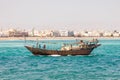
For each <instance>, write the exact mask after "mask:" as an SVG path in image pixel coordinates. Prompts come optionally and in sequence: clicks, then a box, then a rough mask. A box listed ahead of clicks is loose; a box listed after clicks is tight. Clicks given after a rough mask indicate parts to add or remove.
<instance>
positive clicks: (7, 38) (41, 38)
mask: <svg viewBox="0 0 120 80" xmlns="http://www.w3.org/2000/svg"><path fill="white" fill-rule="evenodd" d="M93 38H94V39H98V40H104V39H105V40H111V39H114V40H118V39H120V37H26V40H37V39H38V40H75V39H82V40H91V39H93ZM4 40H25V37H0V41H4Z"/></svg>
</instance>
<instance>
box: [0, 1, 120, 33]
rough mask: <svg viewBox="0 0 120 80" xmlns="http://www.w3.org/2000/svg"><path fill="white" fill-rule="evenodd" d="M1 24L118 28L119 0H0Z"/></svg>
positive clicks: (119, 25)
mask: <svg viewBox="0 0 120 80" xmlns="http://www.w3.org/2000/svg"><path fill="white" fill-rule="evenodd" d="M0 27H1V28H10V27H11V28H12V27H16V28H25V29H27V28H32V27H36V28H39V29H64V28H65V29H68V30H83V29H84V30H85V29H88V30H95V29H98V30H104V29H105V30H107V29H108V30H119V31H120V0H0Z"/></svg>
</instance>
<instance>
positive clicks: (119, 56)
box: [0, 40, 120, 80]
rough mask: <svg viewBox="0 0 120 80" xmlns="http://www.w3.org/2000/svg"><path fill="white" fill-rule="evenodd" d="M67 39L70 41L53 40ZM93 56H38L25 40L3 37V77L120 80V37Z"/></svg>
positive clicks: (11, 79)
mask: <svg viewBox="0 0 120 80" xmlns="http://www.w3.org/2000/svg"><path fill="white" fill-rule="evenodd" d="M52 42H60V43H61V42H67V41H61V40H59V41H52ZM100 43H101V44H102V45H101V46H100V47H98V48H96V49H95V50H94V51H93V52H92V53H91V54H90V55H89V56H56V57H53V56H34V55H32V54H31V53H30V52H29V51H28V50H27V49H26V48H24V41H0V80H120V40H100Z"/></svg>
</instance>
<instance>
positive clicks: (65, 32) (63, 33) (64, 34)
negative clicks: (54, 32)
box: [59, 30, 68, 37]
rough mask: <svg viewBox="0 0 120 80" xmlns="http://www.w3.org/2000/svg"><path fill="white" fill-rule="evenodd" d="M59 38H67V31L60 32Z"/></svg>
mask: <svg viewBox="0 0 120 80" xmlns="http://www.w3.org/2000/svg"><path fill="white" fill-rule="evenodd" d="M59 32H60V36H62V37H67V36H68V31H67V30H60V31H59Z"/></svg>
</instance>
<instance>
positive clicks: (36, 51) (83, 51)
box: [25, 45, 99, 56]
mask: <svg viewBox="0 0 120 80" xmlns="http://www.w3.org/2000/svg"><path fill="white" fill-rule="evenodd" d="M98 46H99V45H96V46H94V47H91V48H83V49H79V50H68V51H62V50H60V51H58V50H46V49H40V48H33V47H30V46H25V47H26V48H27V49H28V50H29V51H30V52H32V54H34V55H62V56H67V55H89V54H90V53H91V52H92V51H93V49H94V48H96V47H98Z"/></svg>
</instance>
